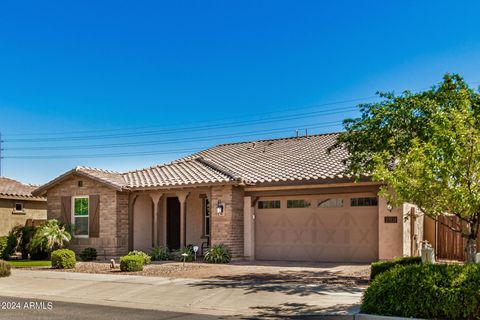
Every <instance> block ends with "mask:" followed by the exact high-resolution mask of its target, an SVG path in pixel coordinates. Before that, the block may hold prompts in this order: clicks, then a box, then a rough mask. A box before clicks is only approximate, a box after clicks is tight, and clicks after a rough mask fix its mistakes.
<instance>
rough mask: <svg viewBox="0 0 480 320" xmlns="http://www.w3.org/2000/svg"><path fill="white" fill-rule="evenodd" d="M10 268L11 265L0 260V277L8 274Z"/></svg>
mask: <svg viewBox="0 0 480 320" xmlns="http://www.w3.org/2000/svg"><path fill="white" fill-rule="evenodd" d="M10 268H11V266H10V264H9V263H8V262H7V261H4V260H0V278H2V277H8V276H10V274H11V271H10Z"/></svg>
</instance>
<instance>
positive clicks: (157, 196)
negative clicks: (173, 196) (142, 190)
mask: <svg viewBox="0 0 480 320" xmlns="http://www.w3.org/2000/svg"><path fill="white" fill-rule="evenodd" d="M162 196H163V193H161V192H154V193H150V197H151V198H152V201H153V239H152V240H153V246H158V203H159V201H160V198H161V197H162Z"/></svg>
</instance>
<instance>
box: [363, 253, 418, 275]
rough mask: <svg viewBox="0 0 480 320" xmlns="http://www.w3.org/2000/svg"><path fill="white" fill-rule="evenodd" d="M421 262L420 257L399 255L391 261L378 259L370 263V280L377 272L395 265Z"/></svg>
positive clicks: (379, 272)
mask: <svg viewBox="0 0 480 320" xmlns="http://www.w3.org/2000/svg"><path fill="white" fill-rule="evenodd" d="M420 263H422V258H421V257H401V258H397V259H395V260H393V261H378V262H374V263H372V265H371V269H370V280H373V279H375V277H376V276H378V275H379V274H381V273H383V272H385V271H387V270H390V269H392V268H393V267H395V266H397V265H401V266H406V265H410V264H420Z"/></svg>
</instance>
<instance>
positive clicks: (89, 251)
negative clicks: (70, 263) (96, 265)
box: [79, 248, 97, 261]
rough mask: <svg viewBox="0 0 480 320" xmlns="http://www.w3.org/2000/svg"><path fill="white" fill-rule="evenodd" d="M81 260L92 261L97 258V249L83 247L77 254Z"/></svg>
mask: <svg viewBox="0 0 480 320" xmlns="http://www.w3.org/2000/svg"><path fill="white" fill-rule="evenodd" d="M79 256H80V259H81V260H82V261H94V260H97V249H95V248H85V249H83V250H82V252H80V254H79Z"/></svg>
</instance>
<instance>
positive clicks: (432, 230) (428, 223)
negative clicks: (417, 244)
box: [423, 217, 437, 248]
mask: <svg viewBox="0 0 480 320" xmlns="http://www.w3.org/2000/svg"><path fill="white" fill-rule="evenodd" d="M423 230H424V232H423V237H424V239H425V240H427V241H428V243H430V244H431V245H432V247H433V248H436V243H437V231H436V222H435V220H433V219H432V218H429V217H425V221H424V229H423Z"/></svg>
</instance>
